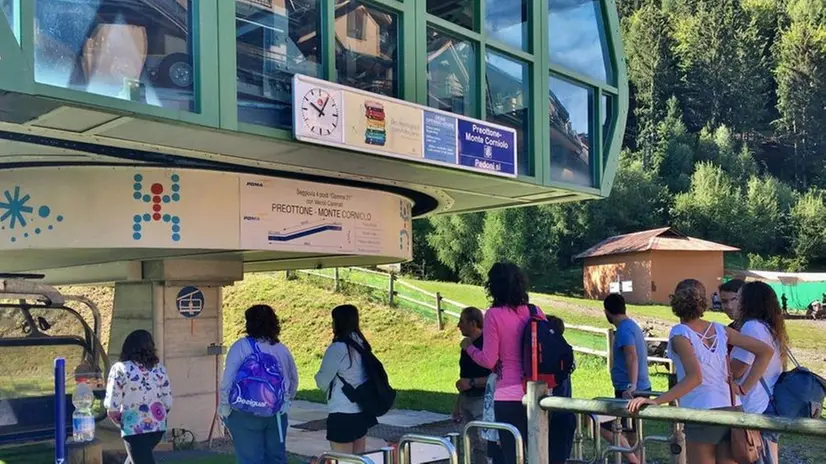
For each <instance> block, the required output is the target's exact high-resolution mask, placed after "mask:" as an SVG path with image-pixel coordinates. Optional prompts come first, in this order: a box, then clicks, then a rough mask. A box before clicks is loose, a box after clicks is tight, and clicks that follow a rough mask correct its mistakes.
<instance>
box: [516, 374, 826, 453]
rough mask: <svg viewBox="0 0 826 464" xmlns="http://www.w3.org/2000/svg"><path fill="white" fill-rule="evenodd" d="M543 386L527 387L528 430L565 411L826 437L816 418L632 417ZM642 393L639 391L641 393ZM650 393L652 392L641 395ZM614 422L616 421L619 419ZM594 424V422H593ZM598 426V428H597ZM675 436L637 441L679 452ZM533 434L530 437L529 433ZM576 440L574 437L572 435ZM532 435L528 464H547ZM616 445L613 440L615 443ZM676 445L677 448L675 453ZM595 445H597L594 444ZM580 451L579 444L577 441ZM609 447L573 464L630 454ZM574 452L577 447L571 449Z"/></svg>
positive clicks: (672, 413)
mask: <svg viewBox="0 0 826 464" xmlns="http://www.w3.org/2000/svg"><path fill="white" fill-rule="evenodd" d="M543 387H544V385H535V384H534V383H533V382H531V383H529V384H528V395H527V396H526V397H525V402H526V405H527V407H528V421H529V423H528V430H529V431H530V430H547V425H548V424H547V421H548V415H547V414H543V412H546V411H567V412H572V413H574V414H577V415H583V414H585V415H597V414H598V415H604V416H613V417H616V418H618V419H619V418H631V419H634V420H637V421H642V420H653V421H667V422H670V423H672V424H686V423H688V424H699V425H717V426H726V427H736V428H747V429H753V430H760V431H775V432H781V433H790V434H797V435H807V436H815V437H826V421H823V420H818V419H792V418H787V417H778V416H766V415H762V414H749V413H742V412H735V411H721V410H701V409H692V408H683V407H647V408H644V409H642V410H641V411H639V412H638V413H636V414H633V415H632V414H631V413H630V412H629V411H628V410H627V409H626V405H627V401H626V400H617V399H609V400H600V399H595V400H584V399H576V398H562V397H551V396H546V392H547V391H546V389H545V388H543ZM640 393H642V392H640ZM644 393H652V394H654V392H644ZM618 419H616V420H618ZM595 422H596V421H595ZM597 427H598V425H597ZM673 431H674V433H673V434H672V435H671V436H669V437H660V436H653V437H647V438H645V437H643V438H642V440H640V442H641V445H640V446H642V448H643V449H644V445H645V444H646V443H648V442H667V443H671V444H672V449H671V451H672V452H673V451H679V452H682V451H683V450H684V449H685V447H684V446H682V445H681V444H680V436H681V434H682V433H681V429H679V427H676V428H674V429H673ZM578 432H579V433H578V435H579V436H580V438H581V425H580V426H578ZM638 434H640V435H641V429H638ZM529 435H533V434H529ZM594 435H595V436H594V440H595V441H599V430H596V429H594ZM575 439H576V436H575ZM532 440H533V436H529V437H528V456H527V462H528V463H529V464H547V462H548V454H547V449H546V448H545V447H544V446H543V443H541V442H542V440H537V442H535V443H532ZM615 445H616V441H615ZM675 445H677V446H679V447H680V449H679V450H677V449H676V447H675ZM595 446H596V445H595ZM580 448H581V442H580ZM611 448H614V447H608V448H607V449H606V450H603V451H601V452H600V453H598V454H597V455H596V456H595V458H594V460H593V461H585V460H583V459H581V455H582V454H581V453H580V454H579V456H580V459H579V460H578V459H577V457H576V456H575V458H574V459H573V460H572V461H573V462H599V460H600V459H602V460H605V458H604V457H605V456H607V454H610V453H614V454H616V455H617V456H618V455H619V453H623V452H629V451H631V449H630V448H622V447H619V449H617V448H614V449H611ZM574 449H575V452H578V451H577V447H576V446H575V447H574ZM641 458H642V460H641V462H643V463H645V460H644V459H645V454H644V451H643V454H642V456H641Z"/></svg>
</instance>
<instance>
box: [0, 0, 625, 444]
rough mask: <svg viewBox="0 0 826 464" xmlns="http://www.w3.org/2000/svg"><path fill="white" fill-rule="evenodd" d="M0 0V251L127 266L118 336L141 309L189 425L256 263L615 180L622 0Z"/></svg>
mask: <svg viewBox="0 0 826 464" xmlns="http://www.w3.org/2000/svg"><path fill="white" fill-rule="evenodd" d="M0 10H2V12H0V263H2V266H0V272H4V273H34V274H43V275H44V276H45V277H44V279H43V282H45V283H47V284H53V285H63V284H91V283H109V284H114V288H115V297H114V310H113V317H112V325H111V329H110V331H109V335H108V340H104V342H108V351H109V355H110V356H117V354H118V351H119V350H120V346H121V344H122V342H123V339H124V337H125V336H126V334H128V333H129V332H130V331H132V330H135V329H137V328H144V329H148V330H150V331H151V332H152V333H153V334H154V336H155V338H156V340H157V344H158V350H159V354H160V356H161V359H162V361H163V362H164V363H165V365H166V366H167V368H168V370H169V373H170V376H171V380H172V383H173V385H174V389H175V395H176V398H175V401H176V407H175V409H174V410H173V412H172V413H171V416H170V427H175V428H185V429H188V430H191V431H192V432H193V433H194V434H195V436H196V438H197V439H205V438H206V436H207V434H208V432H209V428H210V424H211V422H212V417H213V414H214V411H215V394H216V376H217V375H218V373H219V371H220V369H216V358H215V353H214V349H213V350H208V348H207V347H208V346H209V345H211V344H220V343H221V340H222V337H223V335H222V326H221V305H222V301H221V298H222V294H221V287H222V286H224V285H227V284H231V283H232V282H236V281H239V280H242V279H243V276H244V273H245V272H256V271H269V270H279V269H298V268H316V267H332V266H345V265H372V264H386V263H397V262H402V261H405V260H409V259H411V257H412V249H411V244H412V238H411V234H412V226H411V221H412V219H414V218H420V217H426V216H429V215H441V214H456V213H463V212H472V211H482V210H489V209H497V208H508V207H519V206H527V205H537V204H543V203H553V202H568V201H578V200H584V199H595V198H602V197H606V196H608V194H609V193H610V191H611V185H612V181H613V178H614V174H615V172H616V168H617V163H618V158H619V151H620V146H621V142H622V136H623V133H624V131H625V123H626V114H627V109H628V80H627V75H626V66H625V58H624V53H623V49H622V44H621V42H620V35H619V20H618V17H617V10H616V5H615V3H614V0H0ZM269 303H272V304H274V305H277V302H269ZM69 367H70V366H69Z"/></svg>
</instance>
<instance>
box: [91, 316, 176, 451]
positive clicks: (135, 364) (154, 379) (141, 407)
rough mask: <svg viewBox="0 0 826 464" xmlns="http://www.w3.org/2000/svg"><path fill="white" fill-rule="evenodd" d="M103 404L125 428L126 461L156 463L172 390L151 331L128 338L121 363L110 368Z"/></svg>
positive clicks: (134, 333)
mask: <svg viewBox="0 0 826 464" xmlns="http://www.w3.org/2000/svg"><path fill="white" fill-rule="evenodd" d="M103 405H104V406H105V407H106V409H107V410H108V411H109V418H110V419H112V422H114V423H115V424H117V425H118V427H120V429H121V435H122V436H123V441H124V442H125V444H126V452H127V454H128V455H129V457H128V459H127V460H126V463H127V464H154V463H155V457H154V455H153V450H154V449H155V446H157V445H158V443H160V441H161V439H162V438H163V436H164V432H166V416H167V414H168V413H169V410H170V409H171V408H172V390H171V389H170V386H169V377H168V376H167V374H166V368H165V367H163V365H162V364H161V363H160V361H159V360H158V355H157V353H156V352H155V341H154V340H152V335H151V334H150V333H149V332H147V331H145V330H136V331H134V332H132V333H131V334H129V336H128V337H126V340H124V342H123V349H121V353H120V362H118V363H115V364H114V365H113V366H112V369H111V370H110V371H109V382H108V383H107V385H106V399H105V400H104V401H103Z"/></svg>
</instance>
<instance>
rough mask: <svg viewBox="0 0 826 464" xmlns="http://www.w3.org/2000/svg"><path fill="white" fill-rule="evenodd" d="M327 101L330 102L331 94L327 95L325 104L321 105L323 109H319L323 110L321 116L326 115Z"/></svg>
mask: <svg viewBox="0 0 826 464" xmlns="http://www.w3.org/2000/svg"><path fill="white" fill-rule="evenodd" d="M327 103H330V96H329V95H327V99H326V100H324V104H323V105H322V106H321V109H320V110H319V111H320V112H321V116H324V109H326V108H327Z"/></svg>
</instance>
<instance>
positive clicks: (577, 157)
mask: <svg viewBox="0 0 826 464" xmlns="http://www.w3.org/2000/svg"><path fill="white" fill-rule="evenodd" d="M550 88H551V93H550V96H549V109H550V113H551V114H550V116H551V117H550V120H551V124H550V129H551V179H553V180H555V181H561V182H567V183H569V184H576V185H582V186H586V187H592V186H593V183H594V182H593V175H592V172H591V145H592V138H593V137H592V135H591V134H592V130H591V120H592V116H593V110H592V107H593V100H594V96H593V90H590V89H586V88H584V87H580V86H578V85H575V84H572V83H570V82H568V81H565V80H562V79H559V78H556V77H551V78H550Z"/></svg>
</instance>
